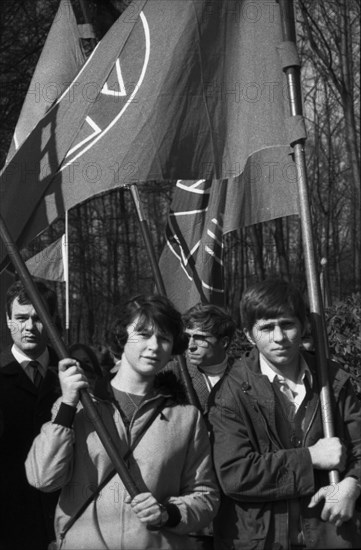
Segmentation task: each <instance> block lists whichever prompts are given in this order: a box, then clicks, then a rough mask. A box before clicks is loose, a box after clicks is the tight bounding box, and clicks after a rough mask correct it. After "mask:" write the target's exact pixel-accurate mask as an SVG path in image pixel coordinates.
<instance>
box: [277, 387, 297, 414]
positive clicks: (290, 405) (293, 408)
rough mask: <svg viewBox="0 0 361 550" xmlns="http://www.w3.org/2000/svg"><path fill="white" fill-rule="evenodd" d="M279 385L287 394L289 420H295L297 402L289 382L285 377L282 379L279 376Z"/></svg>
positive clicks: (284, 393)
mask: <svg viewBox="0 0 361 550" xmlns="http://www.w3.org/2000/svg"><path fill="white" fill-rule="evenodd" d="M276 380H277V382H278V387H279V389H280V391H281V392H282V393H283V395H285V396H286V398H287V399H286V401H285V403H286V404H287V412H288V420H289V421H290V422H292V421H293V419H294V417H295V414H296V404H295V401H294V395H293V393H292V390H291V388H290V387H289V385H288V384H287V382H286V381H285V380H283V379H280V378H278V377H277V379H276Z"/></svg>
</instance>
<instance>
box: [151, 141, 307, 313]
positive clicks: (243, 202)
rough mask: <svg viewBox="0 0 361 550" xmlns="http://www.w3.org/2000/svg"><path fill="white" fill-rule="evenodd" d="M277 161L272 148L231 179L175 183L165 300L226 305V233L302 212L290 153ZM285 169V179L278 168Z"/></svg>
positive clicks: (182, 306) (163, 263)
mask: <svg viewBox="0 0 361 550" xmlns="http://www.w3.org/2000/svg"><path fill="white" fill-rule="evenodd" d="M279 154H280V152H279ZM274 158H275V157H274V151H272V150H271V149H266V150H264V151H261V152H258V153H256V154H255V155H253V156H252V157H251V158H250V159H249V160H248V162H247V164H246V167H245V170H244V173H243V174H242V175H241V176H240V177H238V178H233V179H230V180H221V181H213V182H211V181H206V180H199V181H183V180H180V181H178V182H177V186H176V190H175V193H174V197H173V201H172V204H171V208H170V212H169V216H168V224H167V227H166V245H165V247H164V250H163V253H162V255H161V258H160V261H159V268H160V271H161V274H162V277H163V281H164V286H165V289H166V292H167V296H168V297H169V298H170V299H171V300H172V301H173V303H174V304H175V306H176V307H177V308H178V309H179V310H180V311H181V312H185V311H186V310H187V309H189V308H190V307H192V306H193V305H195V304H196V303H197V302H202V303H211V304H215V305H219V306H224V305H225V304H224V297H225V293H224V278H223V235H225V234H226V233H229V232H230V231H234V230H236V229H238V228H240V227H244V226H248V225H252V224H255V223H261V222H265V221H268V220H272V219H275V218H280V217H283V216H289V215H291V214H298V200H297V186H296V174H295V171H294V165H293V161H292V160H291V159H290V158H289V157H288V154H287V151H285V157H284V159H283V162H282V163H279V164H277V165H275V164H274V163H273V161H272V159H274ZM280 158H281V156H280ZM287 165H288V169H287V176H286V174H283V175H282V171H281V170H280V167H281V166H283V167H286V166H287Z"/></svg>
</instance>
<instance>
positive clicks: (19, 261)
mask: <svg viewBox="0 0 361 550" xmlns="http://www.w3.org/2000/svg"><path fill="white" fill-rule="evenodd" d="M0 237H1V239H2V241H3V243H4V245H5V247H6V249H7V252H8V255H9V258H10V259H11V262H12V264H13V265H14V267H15V269H16V271H17V273H18V275H19V277H20V279H21V281H22V283H23V285H24V287H25V289H26V292H27V294H28V296H29V299H30V301H31V303H32V304H33V306H34V308H35V310H36V312H37V313H38V315H39V317H40V319H41V321H42V323H43V325H44V326H45V327H46V331H47V334H48V336H49V339H50V341H51V343H52V345H53V347H54V349H55V351H56V353H57V355H58V357H59V358H60V359H64V358H66V357H69V353H68V351H67V349H66V346H65V344H64V342H63V340H62V339H61V337H60V335H59V333H58V331H57V329H56V327H55V324H54V322H53V320H52V317H51V315H50V313H49V311H48V309H47V307H46V305H45V303H44V301H43V299H42V297H41V295H40V293H39V291H38V289H37V287H36V286H35V284H34V281H33V279H32V277H31V275H30V273H29V271H28V269H27V267H26V265H25V262H24V260H23V258H22V257H21V255H20V253H19V250H18V249H17V247H16V245H15V243H14V241H13V239H12V237H11V235H10V233H9V231H8V229H7V227H6V224H5V222H4V220H3V217H2V215H0ZM80 400H81V403H82V405H83V407H84V409H85V411H86V413H87V415H88V417H89V419H90V421H91V422H92V423H93V425H94V428H95V431H96V433H97V435H98V437H99V439H100V440H101V442H102V444H103V446H104V448H105V450H106V452H107V453H108V455H109V458H110V459H111V461H112V463H113V465H114V468H115V469H116V471H117V473H118V475H119V477H120V479H121V480H122V483H123V484H124V487H125V488H126V490H127V491H128V493H129V494H130V496H131V497H132V498H134V497H135V496H136V495H137V494H139V489H138V488H137V486H136V484H135V482H134V480H133V479H132V477H131V476H130V474H129V471H128V468H127V466H126V464H125V462H124V460H123V458H122V457H121V456H120V455H119V452H118V451H119V449H118V447H117V445H116V443H115V442H114V441H113V439H112V437H111V435H110V433H109V432H108V430H107V428H106V426H105V424H104V423H103V421H102V419H101V417H100V416H99V414H98V411H97V409H96V407H95V405H94V403H93V401H92V398H91V397H90V395H89V393H88V391H86V390H81V391H80Z"/></svg>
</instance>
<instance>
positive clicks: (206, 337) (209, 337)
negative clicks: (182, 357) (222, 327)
mask: <svg viewBox="0 0 361 550" xmlns="http://www.w3.org/2000/svg"><path fill="white" fill-rule="evenodd" d="M185 334H186V336H187V338H188V347H189V346H190V345H191V342H193V343H194V345H196V346H197V347H198V346H199V347H200V348H208V347H209V346H211V345H213V344H215V343H216V341H217V338H216V337H215V336H213V334H189V333H187V332H186V333H185Z"/></svg>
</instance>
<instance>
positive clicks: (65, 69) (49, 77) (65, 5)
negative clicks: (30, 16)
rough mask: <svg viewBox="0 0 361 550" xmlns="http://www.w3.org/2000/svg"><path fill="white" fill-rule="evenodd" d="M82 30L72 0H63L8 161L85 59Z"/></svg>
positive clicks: (31, 84) (29, 92)
mask: <svg viewBox="0 0 361 550" xmlns="http://www.w3.org/2000/svg"><path fill="white" fill-rule="evenodd" d="M80 39H81V33H80V32H79V28H78V25H77V22H76V19H75V15H74V12H73V8H72V5H71V2H70V0H61V2H60V4H59V8H58V11H57V13H56V15H55V18H54V21H53V23H52V26H51V28H50V30H49V33H48V36H47V39H46V41H45V44H44V47H43V50H42V52H41V55H40V57H39V60H38V63H37V66H36V69H35V71H34V74H33V78H32V79H31V82H30V86H29V89H28V91H27V94H26V96H25V100H24V103H23V106H22V109H21V112H20V116H19V119H18V122H17V125H16V128H15V132H14V135H13V139H12V142H11V146H10V150H9V153H8V156H7V159H6V162H7V163H8V162H9V161H10V160H11V159H12V157H13V156H14V154H15V152H16V151H17V150H18V149H19V147H20V145H21V144H22V143H23V142H24V141H25V139H26V138H27V137H28V135H29V134H30V132H31V131H32V130H33V129H34V128H35V126H36V125H37V124H38V122H39V120H41V119H42V118H43V116H44V115H45V113H46V112H47V111H48V109H49V108H50V107H51V105H52V104H53V103H54V102H55V101H56V100H57V99H58V98H59V97H60V96H61V94H62V93H63V92H64V91H65V90H66V89H67V88H68V86H69V84H70V83H71V82H72V81H73V79H74V78H75V76H76V75H77V73H78V71H79V70H80V68H81V67H82V65H83V64H84V62H85V56H84V53H83V50H82V48H81V43H80Z"/></svg>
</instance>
